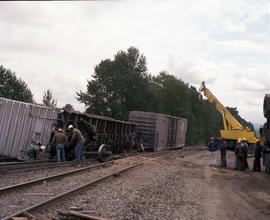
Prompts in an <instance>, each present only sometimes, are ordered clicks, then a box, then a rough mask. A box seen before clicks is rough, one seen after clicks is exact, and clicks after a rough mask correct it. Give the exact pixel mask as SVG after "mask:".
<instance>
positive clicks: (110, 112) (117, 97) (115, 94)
mask: <svg viewBox="0 0 270 220" xmlns="http://www.w3.org/2000/svg"><path fill="white" fill-rule="evenodd" d="M92 77H93V79H92V80H89V81H88V83H87V91H86V92H82V91H80V92H78V93H77V99H78V100H79V101H80V102H81V103H84V104H85V105H86V107H87V109H86V112H88V113H94V114H100V115H106V116H111V117H114V118H117V119H127V118H128V112H129V111H130V110H144V109H146V108H147V107H146V106H147V103H148V100H150V98H151V94H150V92H149V90H148V78H149V76H148V75H147V64H146V58H145V56H143V55H142V54H140V52H139V50H138V49H137V48H134V47H130V48H128V50H127V52H125V51H119V52H117V53H116V55H115V56H114V59H113V60H110V59H106V60H102V61H101V62H100V63H99V64H98V65H97V66H95V68H94V73H93V75H92Z"/></svg>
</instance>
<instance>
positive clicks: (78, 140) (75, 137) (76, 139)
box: [68, 125, 85, 160]
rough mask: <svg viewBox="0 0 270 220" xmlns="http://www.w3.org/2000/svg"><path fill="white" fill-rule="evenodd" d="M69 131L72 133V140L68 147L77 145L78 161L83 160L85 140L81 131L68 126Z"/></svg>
mask: <svg viewBox="0 0 270 220" xmlns="http://www.w3.org/2000/svg"><path fill="white" fill-rule="evenodd" d="M68 130H70V131H71V132H72V136H71V140H70V141H69V144H68V145H72V144H76V148H75V152H76V160H82V157H83V145H84V142H85V139H84V137H83V135H82V133H81V132H80V130H79V129H77V128H74V127H73V125H69V126H68Z"/></svg>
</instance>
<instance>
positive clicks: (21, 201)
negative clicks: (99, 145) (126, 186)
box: [0, 163, 127, 218]
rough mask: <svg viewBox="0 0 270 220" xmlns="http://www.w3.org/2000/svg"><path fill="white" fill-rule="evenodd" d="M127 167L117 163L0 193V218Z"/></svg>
mask: <svg viewBox="0 0 270 220" xmlns="http://www.w3.org/2000/svg"><path fill="white" fill-rule="evenodd" d="M123 167H127V165H126V164H122V163H118V164H112V165H106V167H103V168H101V167H100V168H95V169H91V170H89V171H84V172H83V173H79V174H75V175H72V176H67V177H63V178H61V179H58V180H53V181H49V182H43V183H42V184H39V185H34V186H30V187H29V188H27V189H25V188H23V189H18V190H14V191H12V192H10V193H8V194H4V195H0V201H1V202H0V203H1V204H0V218H3V217H5V216H8V215H10V214H12V213H14V212H17V211H19V210H22V209H24V208H27V207H30V206H32V205H34V204H37V203H39V202H41V201H44V200H47V199H49V198H52V197H54V196H56V195H58V194H61V193H63V192H66V191H68V190H71V189H74V188H77V187H79V186H81V185H84V184H86V183H88V182H90V181H93V180H95V179H98V178H100V177H103V176H105V175H108V174H110V173H112V172H115V171H117V170H120V169H122V168H123Z"/></svg>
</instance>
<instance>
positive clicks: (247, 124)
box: [226, 106, 254, 131]
mask: <svg viewBox="0 0 270 220" xmlns="http://www.w3.org/2000/svg"><path fill="white" fill-rule="evenodd" d="M226 108H227V109H228V111H229V112H230V113H231V114H232V115H233V117H235V118H236V120H237V121H239V123H240V124H241V125H242V126H243V127H244V128H245V127H249V128H250V129H251V130H252V131H254V126H253V124H252V123H251V122H247V121H246V120H245V119H243V118H242V117H241V116H240V115H239V112H238V110H237V108H232V107H228V106H227V107H226Z"/></svg>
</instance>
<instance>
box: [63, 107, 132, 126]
mask: <svg viewBox="0 0 270 220" xmlns="http://www.w3.org/2000/svg"><path fill="white" fill-rule="evenodd" d="M63 112H68V113H74V114H78V115H85V116H87V117H91V118H98V119H102V120H106V121H113V122H118V123H122V124H129V125H136V123H134V122H129V121H121V120H116V119H114V118H110V117H106V116H101V115H94V114H89V113H82V112H78V111H71V110H63Z"/></svg>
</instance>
